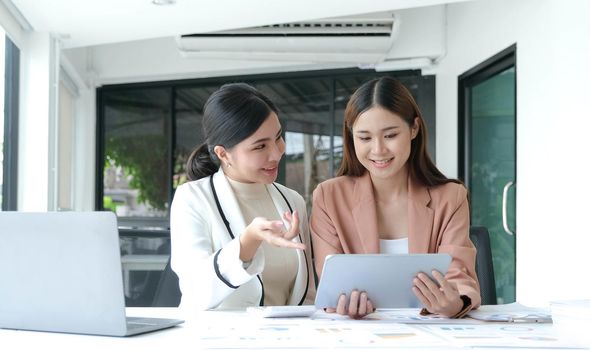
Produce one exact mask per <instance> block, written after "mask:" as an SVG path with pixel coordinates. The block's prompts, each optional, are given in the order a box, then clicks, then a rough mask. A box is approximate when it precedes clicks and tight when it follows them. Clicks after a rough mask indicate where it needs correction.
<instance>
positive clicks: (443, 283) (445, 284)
mask: <svg viewBox="0 0 590 350" xmlns="http://www.w3.org/2000/svg"><path fill="white" fill-rule="evenodd" d="M432 276H434V278H435V279H436V281H437V282H438V285H439V286H440V290H441V291H442V292H443V294H445V295H447V296H451V297H453V296H454V295H455V294H459V292H458V290H457V287H456V286H455V284H454V283H451V282H449V281H447V279H446V278H445V276H443V274H442V273H440V272H438V271H437V270H432Z"/></svg>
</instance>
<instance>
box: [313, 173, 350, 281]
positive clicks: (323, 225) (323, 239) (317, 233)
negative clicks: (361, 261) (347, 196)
mask: <svg viewBox="0 0 590 350" xmlns="http://www.w3.org/2000/svg"><path fill="white" fill-rule="evenodd" d="M330 205H334V203H332V201H330V200H329V198H326V194H325V192H324V186H322V184H319V185H318V186H317V187H316V189H315V190H314V191H313V202H312V209H311V217H310V230H311V239H312V242H313V252H314V264H315V269H316V273H317V276H318V279H319V278H320V277H321V275H322V270H323V268H324V261H325V260H326V256H328V255H331V254H343V253H344V250H343V248H342V244H341V243H340V239H339V237H338V233H337V231H336V227H335V226H334V223H333V221H332V219H331V218H330V213H329V206H330Z"/></svg>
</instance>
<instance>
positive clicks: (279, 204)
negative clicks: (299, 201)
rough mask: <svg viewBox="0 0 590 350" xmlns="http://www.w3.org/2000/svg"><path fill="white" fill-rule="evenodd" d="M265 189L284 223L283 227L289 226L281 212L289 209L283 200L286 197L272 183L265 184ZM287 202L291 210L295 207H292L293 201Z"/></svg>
mask: <svg viewBox="0 0 590 350" xmlns="http://www.w3.org/2000/svg"><path fill="white" fill-rule="evenodd" d="M266 190H267V191H268V193H269V194H270V198H271V199H272V202H273V204H274V206H275V209H276V210H277V213H278V214H279V216H280V217H281V221H283V225H285V228H287V229H289V227H290V226H289V222H288V221H286V220H285V219H284V218H283V214H284V213H285V212H286V211H289V206H288V205H287V203H286V202H285V199H286V198H283V196H282V195H281V194H280V193H279V191H278V190H277V189H276V187H275V186H274V185H273V184H268V185H266ZM289 204H291V206H292V209H293V210H295V209H297V208H295V207H293V204H294V203H289ZM299 215H301V213H299ZM300 218H301V216H300Z"/></svg>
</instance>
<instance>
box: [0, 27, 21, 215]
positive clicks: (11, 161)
mask: <svg viewBox="0 0 590 350" xmlns="http://www.w3.org/2000/svg"><path fill="white" fill-rule="evenodd" d="M4 58H5V71H4V135H3V137H4V150H3V153H4V161H3V163H2V172H3V181H2V210H3V211H8V210H17V204H18V203H17V199H18V198H17V197H18V101H19V87H20V75H19V71H20V50H19V48H18V47H17V46H16V45H15V44H14V43H13V42H12V40H10V38H9V37H8V36H7V37H6V38H5V57H4Z"/></svg>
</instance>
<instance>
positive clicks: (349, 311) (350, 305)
mask: <svg viewBox="0 0 590 350" xmlns="http://www.w3.org/2000/svg"><path fill="white" fill-rule="evenodd" d="M333 311H336V312H337V313H338V314H340V315H348V317H350V318H354V319H360V318H363V317H365V316H366V315H368V314H370V313H372V312H374V311H375V307H374V306H373V303H372V302H371V301H370V300H369V296H368V295H367V293H366V292H359V291H358V290H356V289H355V290H353V291H352V292H350V297H349V298H348V301H347V298H346V294H341V295H340V297H338V304H337V306H336V310H334V309H332V308H327V309H326V312H333Z"/></svg>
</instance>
